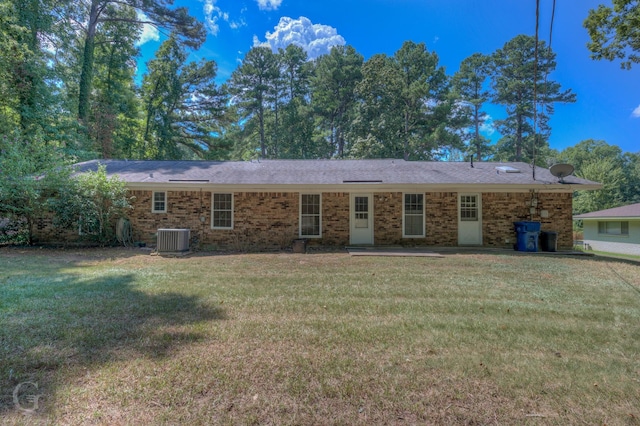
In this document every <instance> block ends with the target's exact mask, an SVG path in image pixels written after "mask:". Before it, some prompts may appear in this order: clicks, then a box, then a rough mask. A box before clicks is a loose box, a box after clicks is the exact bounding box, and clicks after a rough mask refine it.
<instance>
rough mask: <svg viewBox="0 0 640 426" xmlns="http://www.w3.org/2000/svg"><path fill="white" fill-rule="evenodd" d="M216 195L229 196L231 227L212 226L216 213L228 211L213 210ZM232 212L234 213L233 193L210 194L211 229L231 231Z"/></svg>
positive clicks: (232, 222)
mask: <svg viewBox="0 0 640 426" xmlns="http://www.w3.org/2000/svg"><path fill="white" fill-rule="evenodd" d="M216 195H231V226H214V225H213V224H214V218H215V213H216V211H228V210H215V209H214V200H215V197H216ZM234 211H235V197H234V194H233V192H212V193H211V229H233V224H234Z"/></svg>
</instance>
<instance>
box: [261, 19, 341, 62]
mask: <svg viewBox="0 0 640 426" xmlns="http://www.w3.org/2000/svg"><path fill="white" fill-rule="evenodd" d="M265 37H266V39H267V40H266V41H264V42H261V41H260V40H259V39H258V37H255V36H254V38H253V45H254V46H270V47H271V49H272V50H273V51H277V50H278V49H279V48H282V49H284V48H286V47H287V46H288V45H290V44H295V45H297V46H300V47H302V48H303V49H304V50H305V51H306V52H307V55H309V59H315V58H317V57H318V56H321V55H324V54H326V53H329V51H330V50H331V48H332V47H333V46H344V45H345V44H346V42H345V40H344V38H343V37H342V36H341V35H339V34H338V31H337V30H336V29H335V28H333V27H330V26H328V25H321V24H313V23H312V22H311V21H310V20H309V19H308V18H305V17H304V16H301V17H300V18H299V19H293V18H289V17H286V16H283V17H282V18H280V22H278V25H276V27H275V28H274V31H273V32H272V33H271V32H267V34H266V35H265Z"/></svg>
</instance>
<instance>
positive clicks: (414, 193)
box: [402, 192, 427, 238]
mask: <svg viewBox="0 0 640 426" xmlns="http://www.w3.org/2000/svg"><path fill="white" fill-rule="evenodd" d="M407 195H420V196H422V214H421V216H422V234H420V235H418V234H415V235H413V234H412V235H407V233H406V229H407V228H406V218H407V215H410V216H420V215H418V214H415V213H411V214H409V213H407V212H406V211H405V210H406V209H405V207H406V196H407ZM426 199H427V197H425V194H424V193H423V192H403V193H402V238H424V237H425V236H426V235H427V225H426V220H425V217H426V214H425V210H426V204H427V203H426Z"/></svg>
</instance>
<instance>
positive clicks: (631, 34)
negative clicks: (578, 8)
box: [584, 0, 640, 69]
mask: <svg viewBox="0 0 640 426" xmlns="http://www.w3.org/2000/svg"><path fill="white" fill-rule="evenodd" d="M584 27H585V28H586V29H587V31H588V32H589V37H590V38H591V41H590V42H589V43H588V44H587V47H588V48H589V50H590V51H591V57H592V58H593V59H596V60H600V59H606V60H608V61H614V60H620V66H621V67H622V68H623V69H631V67H632V66H633V64H637V63H638V62H640V31H639V28H640V1H638V0H613V7H609V6H605V5H599V6H598V7H597V8H596V9H592V10H590V11H589V16H587V19H585V21H584Z"/></svg>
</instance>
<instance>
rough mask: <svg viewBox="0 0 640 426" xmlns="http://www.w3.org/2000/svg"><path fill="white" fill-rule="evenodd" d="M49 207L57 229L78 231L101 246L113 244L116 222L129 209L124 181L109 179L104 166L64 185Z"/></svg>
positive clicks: (116, 178)
mask: <svg viewBox="0 0 640 426" xmlns="http://www.w3.org/2000/svg"><path fill="white" fill-rule="evenodd" d="M49 207H50V208H51V210H52V211H53V213H54V224H55V225H56V226H58V227H60V228H63V229H72V230H76V229H77V230H79V231H80V233H81V234H82V235H86V236H89V238H91V239H93V240H95V241H97V242H99V243H101V244H109V243H113V242H115V223H116V220H117V219H118V218H120V217H123V216H125V215H126V212H127V211H128V210H129V209H131V205H130V204H129V196H128V195H127V189H126V186H125V183H124V181H122V180H120V179H119V178H118V177H117V176H113V177H108V176H107V172H106V167H105V166H104V165H101V166H99V167H98V170H97V171H95V172H92V171H90V172H87V173H82V174H79V175H77V176H75V177H74V178H72V179H70V180H69V181H68V182H66V185H65V186H64V188H63V190H62V191H60V192H59V194H58V196H57V197H54V198H52V199H51V200H50V201H49Z"/></svg>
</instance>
